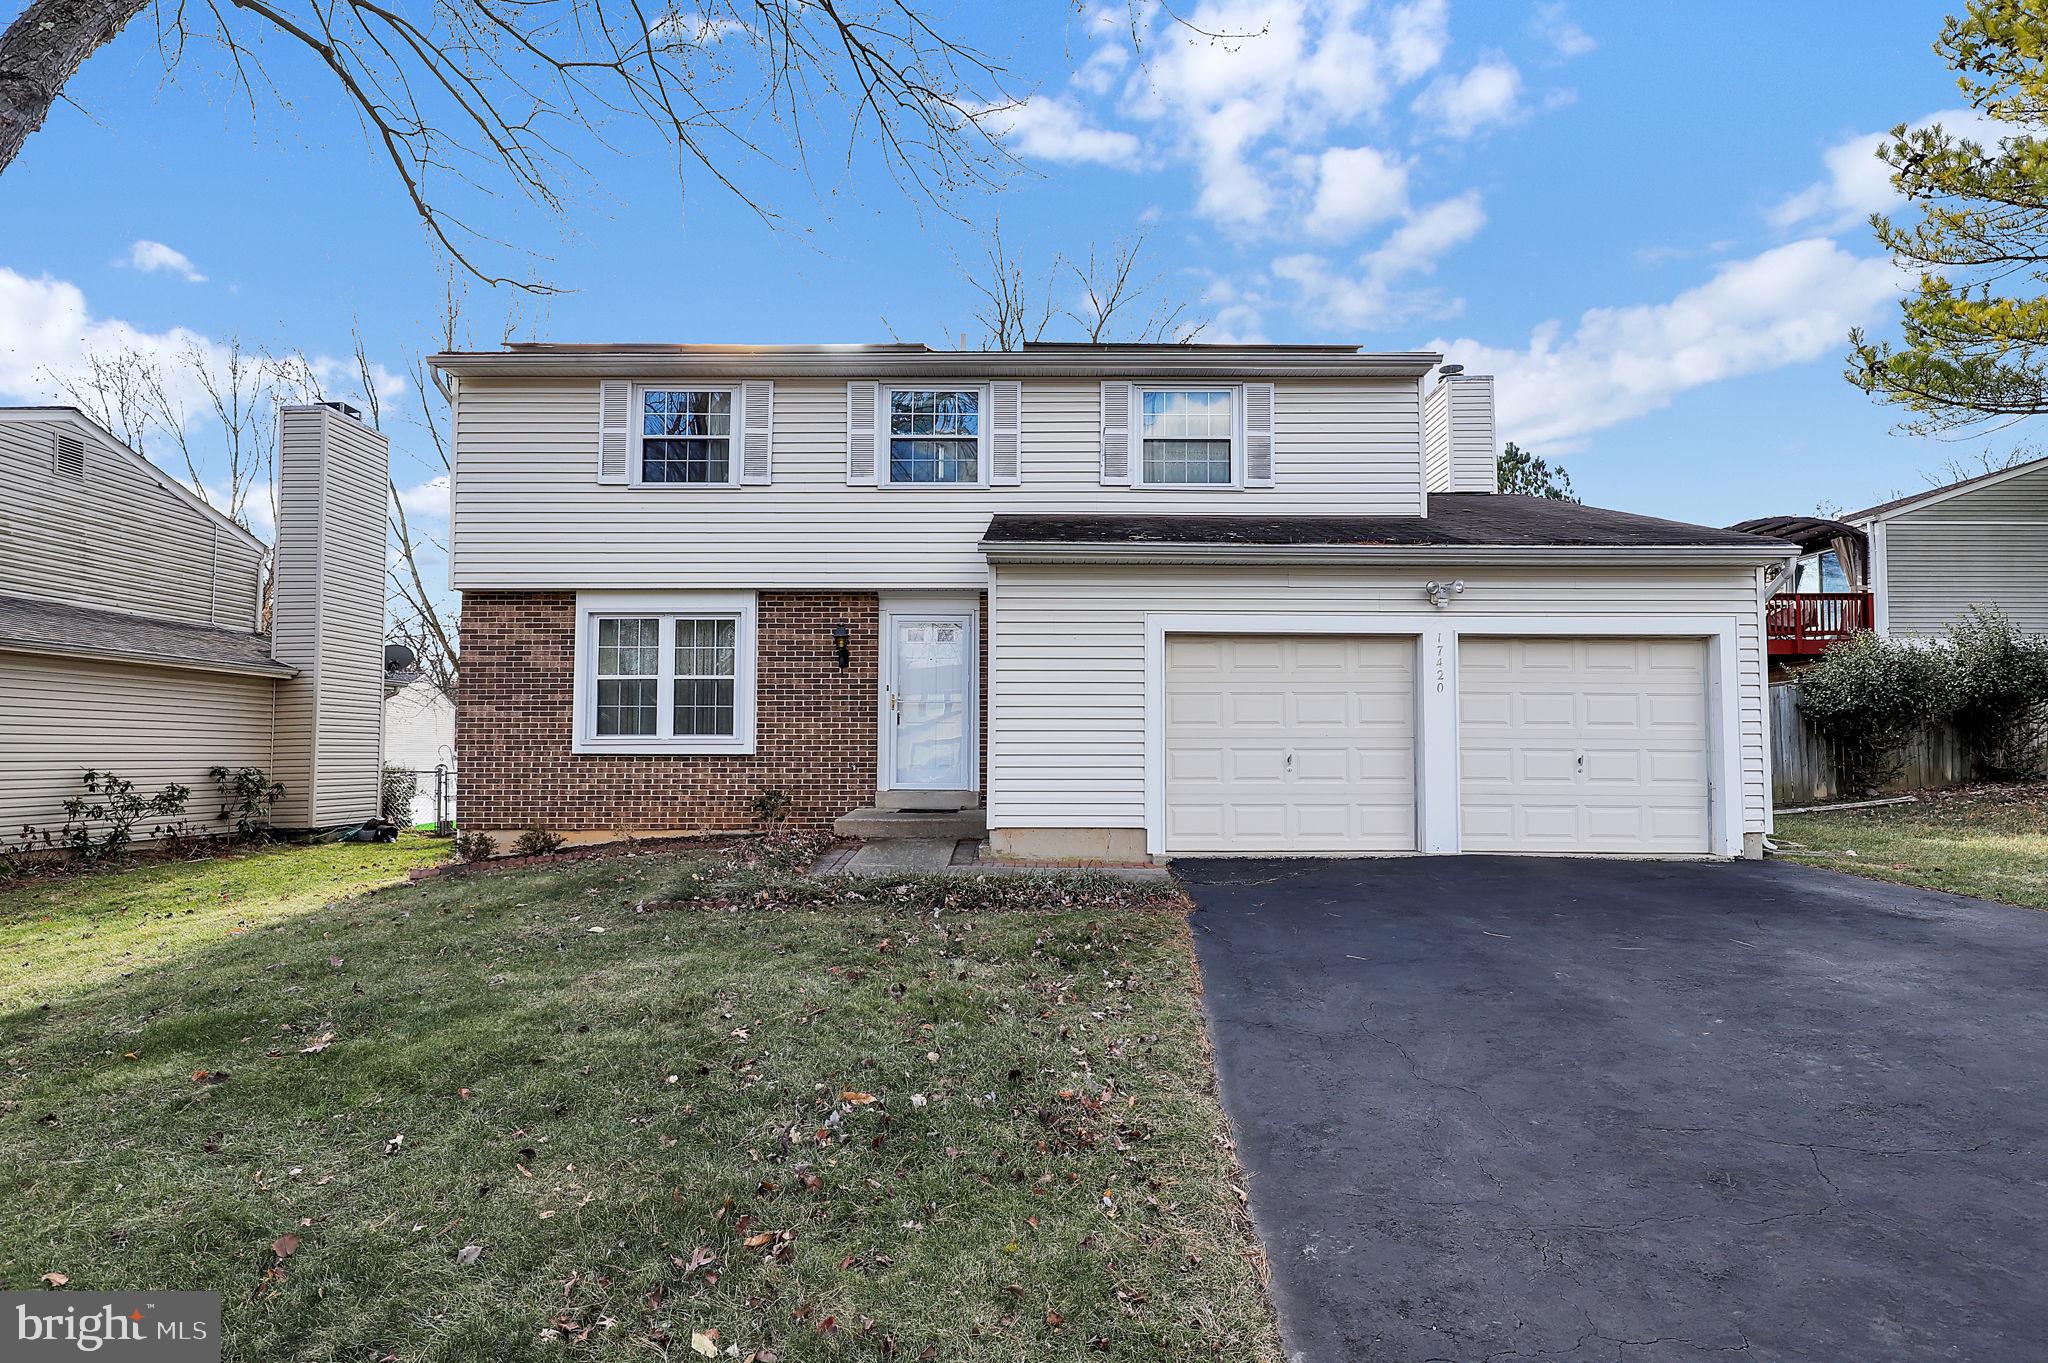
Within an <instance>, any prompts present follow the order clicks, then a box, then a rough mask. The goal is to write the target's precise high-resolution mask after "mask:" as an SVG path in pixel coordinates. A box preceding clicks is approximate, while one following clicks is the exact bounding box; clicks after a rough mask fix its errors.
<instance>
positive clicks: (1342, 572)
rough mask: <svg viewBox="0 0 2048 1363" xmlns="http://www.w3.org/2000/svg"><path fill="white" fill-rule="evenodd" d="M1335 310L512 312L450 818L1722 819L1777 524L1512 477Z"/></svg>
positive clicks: (472, 379) (1120, 837) (1644, 845)
mask: <svg viewBox="0 0 2048 1363" xmlns="http://www.w3.org/2000/svg"><path fill="white" fill-rule="evenodd" d="M1440 359H1441V357H1440V356H1437V355H1434V354H1422V353H1404V354H1370V353H1363V352H1360V351H1358V350H1357V349H1355V348H1352V347H1347V346H1198V345H1187V346H1113V345H1110V346H1086V345H1032V346H1027V347H1026V348H1025V349H1023V350H1022V351H1019V352H1000V353H985V352H946V351H932V350H928V349H926V348H924V347H922V346H918V345H883V346H770V347H740V346H688V345H597V346H583V345H550V344H529V345H516V346H512V347H509V348H508V349H506V350H504V351H502V352H489V353H460V354H444V355H440V356H437V357H435V359H434V363H435V364H436V365H437V366H438V367H439V368H440V369H441V370H442V371H443V372H444V373H446V374H447V375H449V376H450V377H451V378H453V379H454V381H455V384H456V398H455V404H456V437H455V446H454V456H455V457H454V473H453V487H452V490H451V503H452V514H453V542H452V557H453V576H454V585H455V586H456V587H457V588H459V589H460V590H461V591H462V592H463V695H462V705H461V710H460V714H459V716H458V721H457V746H458V749H459V754H460V759H461V763H462V770H463V776H464V783H465V784H464V791H463V799H464V812H465V823H466V825H467V826H468V827H470V828H473V829H483V830H488V831H494V832H497V833H499V834H501V835H502V834H506V833H512V832H515V831H518V830H521V829H525V828H528V827H531V826H535V825H539V826H544V827H547V828H549V829H551V830H554V831H557V832H563V833H568V834H571V835H572V836H576V837H579V838H583V839H599V838H604V837H611V836H617V835H618V834H621V833H634V834H653V833H688V832H702V831H707V830H719V829H742V828H748V827H754V826H758V824H757V822H756V809H757V806H756V799H757V797H760V796H764V795H770V796H773V795H778V794H779V796H780V797H782V799H783V800H784V801H785V802H786V807H787V809H788V812H789V814H790V816H791V817H793V818H794V819H795V820H797V821H799V822H801V823H805V824H809V825H812V826H826V825H831V824H835V823H836V824H837V826H838V827H840V828H841V829H842V830H845V831H850V832H856V833H859V834H862V835H865V836H872V835H876V834H880V833H884V832H888V831H891V830H892V829H897V828H900V829H902V830H903V831H906V832H915V831H918V830H919V829H923V830H925V831H927V832H929V831H931V830H934V829H937V830H944V831H946V832H948V833H949V834H950V833H951V832H952V831H953V830H956V829H960V828H967V827H973V828H978V827H980V826H982V825H983V824H985V825H986V828H987V830H988V835H989V838H990V841H991V843H992V845H993V848H994V850H995V851H996V852H998V853H1000V854H1005V855H1009V856H1013V857H1020V858H1042V859H1113V860H1137V859H1144V858H1157V857H1168V856H1176V855H1205V854H1219V853H1294V852H1317V853H1368V852H1404V851H1405V852H1417V851H1419V852H1451V851H1459V850H1490V851H1533V852H1602V853H1619V854H1633V855H1683V856H1707V855H1718V856H1735V855H1740V854H1743V853H1744V852H1751V853H1753V852H1755V851H1757V850H1758V849H1759V848H1760V845H1761V841H1762V836H1763V834H1764V832H1765V831H1766V830H1767V829H1768V828H1769V826H1770V807H1769V798H1768V791H1769V776H1768V770H1767V767H1768V757H1767V750H1766V749H1767V745H1766V742H1765V724H1766V718H1765V708H1764V655H1763V642H1762V640H1763V633H1762V618H1763V600H1764V597H1765V594H1766V579H1767V573H1769V572H1770V571H1773V570H1777V569H1781V568H1782V566H1783V564H1784V563H1785V562H1787V561H1788V560H1789V559H1790V558H1792V557H1793V556H1794V555H1795V554H1796V550H1795V549H1794V547H1793V546H1791V545H1788V544H1785V543H1783V542H1781V541H1777V540H1771V539H1766V538H1761V537H1758V536H1754V535H1745V534H1738V533H1732V532H1728V531H1721V530H1711V529H1707V528H1704V527H1700V526H1691V525H1683V524H1678V523H1675V522H1670V521H1662V520H1653V519H1650V518H1647V517H1640V516H1631V515H1626V514H1623V513H1619V512H1613V511H1601V510H1596V509H1593V508H1587V507H1580V506H1576V505H1570V504H1563V503H1554V502H1547V501H1541V500H1536V499H1530V498H1523V497H1504V496H1499V495H1496V493H1495V487H1494V453H1495V451H1496V449H1497V441H1496V434H1495V431H1494V429H1493V402H1492V386H1491V381H1490V380H1488V379H1486V378H1485V377H1483V376H1476V375H1465V374H1462V373H1457V372H1451V371H1449V370H1446V372H1444V373H1441V374H1438V373H1436V372H1435V371H1436V370H1437V368H1438V361H1439V360H1440Z"/></svg>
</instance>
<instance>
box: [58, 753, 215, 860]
mask: <svg viewBox="0 0 2048 1363" xmlns="http://www.w3.org/2000/svg"><path fill="white" fill-rule="evenodd" d="M191 794H192V790H191V788H190V787H189V786H181V785H176V784H173V785H167V786H165V787H164V788H163V789H162V790H160V791H158V792H157V793H156V794H154V795H151V796H147V797H144V796H141V795H137V794H136V793H135V783H134V782H133V781H127V780H123V779H122V778H121V777H119V776H116V775H114V773H112V772H110V771H89V772H87V773H86V774H85V794H83V795H74V796H72V797H71V798H70V799H68V800H66V801H65V802H64V832H63V834H62V836H63V839H64V845H65V846H66V847H69V848H70V849H71V852H72V855H74V856H76V857H77V858H78V859H79V860H80V861H104V860H105V859H107V858H108V857H111V856H114V855H115V854H117V853H119V852H120V851H121V849H122V848H124V847H126V846H127V845H128V843H129V842H130V840H131V839H132V838H133V837H134V833H135V825H136V824H137V823H140V822H141V821H142V820H144V819H171V820H175V819H178V818H181V817H182V816H183V815H184V813H185V801H186V800H187V799H188V798H190V796H191ZM158 831H162V829H161V828H159V830H158Z"/></svg>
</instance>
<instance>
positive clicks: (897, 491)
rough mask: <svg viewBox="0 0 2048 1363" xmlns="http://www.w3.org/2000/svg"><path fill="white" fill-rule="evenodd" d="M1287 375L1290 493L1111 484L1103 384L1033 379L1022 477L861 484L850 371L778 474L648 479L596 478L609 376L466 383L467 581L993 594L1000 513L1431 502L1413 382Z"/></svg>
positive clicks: (1284, 439) (1377, 506)
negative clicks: (850, 444)
mask: <svg viewBox="0 0 2048 1363" xmlns="http://www.w3.org/2000/svg"><path fill="white" fill-rule="evenodd" d="M901 377H902V378H903V379H904V380H915V379H916V374H915V372H914V371H910V372H906V373H904V374H903V375H902V376H901ZM1277 387H1278V392H1277V395H1276V404H1277V410H1276V416H1275V437H1274V443H1275V450H1274V464H1275V467H1274V486H1273V487H1271V488H1254V489H1219V490H1213V491H1209V490H1203V491H1168V490H1152V489H1136V488H1122V487H1104V486H1103V485H1102V474H1101V467H1100V444H1101V413H1100V407H1101V395H1102V385H1101V383H1100V382H1099V381H1097V380H1094V379H1086V380H1058V381H1051V380H1047V381H1040V380H1032V381H1029V382H1026V383H1025V384H1024V385H1023V401H1022V434H1021V485H1020V486H1017V487H1008V488H1005V487H997V488H965V487H942V488H934V487H913V488H906V487H901V486H898V487H849V486H848V485H847V475H846V429H847V395H846V394H847V389H846V383H845V382H844V381H842V380H837V379H831V380H824V379H803V380H791V379H779V380H777V381H776V383H775V397H774V404H775V406H774V417H775V420H774V451H773V467H774V483H773V485H772V486H769V487H751V488H701V487H700V488H689V487H639V488H635V487H623V486H604V485H600V484H599V483H598V481H597V436H598V408H597V403H598V384H597V382H596V381H595V380H577V379H546V378H534V379H503V378H477V377H467V378H464V379H463V380H462V384H461V390H460V399H459V402H458V404H457V413H456V425H455V476H454V487H453V493H452V505H453V513H454V518H455V524H454V546H453V577H454V585H455V586H456V587H457V588H458V589H462V590H469V589H481V588H537V589H538V588H551V589H564V588H605V587H661V588H677V587H744V588H755V589H761V588H794V587H810V588H824V587H838V588H849V587H858V588H913V589H928V590H939V589H977V588H980V587H981V586H983V585H984V584H985V583H986V581H987V576H988V569H987V566H986V564H985V563H984V562H983V560H982V557H981V554H980V552H979V550H978V549H977V548H976V544H977V542H978V541H979V539H980V537H981V534H982V531H983V530H984V529H985V528H986V527H987V525H988V519H989V516H990V515H991V514H992V513H994V512H996V511H1007V512H1093V513H1098V514H1100V513H1123V514H1130V515H1138V514H1184V515H1185V514H1211V515H1225V514H1233V513H1238V514H1268V515H1337V514H1350V515H1419V514H1420V513H1421V511H1422V497H1423V491H1422V452H1421V448H1420V440H1421V433H1420V430H1419V423H1418V421H1417V415H1416V405H1417V396H1416V384H1415V381H1414V380H1412V379H1402V378H1394V379H1360V380H1344V381H1338V380H1330V381H1297V382H1283V383H1280V384H1279V385H1277Z"/></svg>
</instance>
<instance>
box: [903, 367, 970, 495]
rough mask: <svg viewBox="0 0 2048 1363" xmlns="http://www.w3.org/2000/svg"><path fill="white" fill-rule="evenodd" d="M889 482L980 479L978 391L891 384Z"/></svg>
mask: <svg viewBox="0 0 2048 1363" xmlns="http://www.w3.org/2000/svg"><path fill="white" fill-rule="evenodd" d="M887 411H888V414H889V481H890V482H891V483H932V484H944V483H980V482H981V481H982V468H983V463H984V461H983V459H982V450H981V445H982V434H983V432H982V422H981V390H980V389H979V388H891V389H890V390H889V397H888V402H887Z"/></svg>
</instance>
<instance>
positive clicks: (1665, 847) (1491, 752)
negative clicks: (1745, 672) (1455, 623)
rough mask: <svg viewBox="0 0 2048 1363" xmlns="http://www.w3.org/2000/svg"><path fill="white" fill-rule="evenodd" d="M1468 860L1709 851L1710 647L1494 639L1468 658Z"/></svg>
mask: <svg viewBox="0 0 2048 1363" xmlns="http://www.w3.org/2000/svg"><path fill="white" fill-rule="evenodd" d="M1458 734H1459V746H1460V752H1459V816H1460V818H1459V822H1460V826H1461V843H1462V845H1463V847H1464V850H1465V851H1467V852H1634V853H1647V854H1658V853H1681V852H1684V853H1690V852H1705V851H1707V850H1708V849H1709V846H1710V831H1709V826H1708V796H1707V791H1708V781H1707V699H1706V644H1705V642H1704V641H1702V640H1697V639H1563V638H1560V639H1549V638H1543V639H1483V638H1466V639H1464V640H1463V641H1461V643H1460V645H1459V649H1458Z"/></svg>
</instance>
